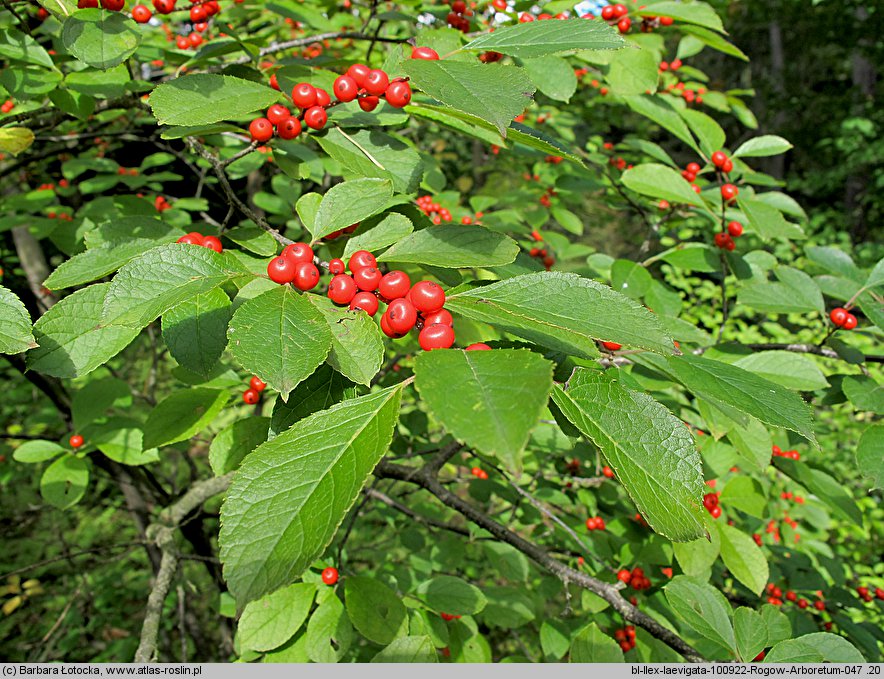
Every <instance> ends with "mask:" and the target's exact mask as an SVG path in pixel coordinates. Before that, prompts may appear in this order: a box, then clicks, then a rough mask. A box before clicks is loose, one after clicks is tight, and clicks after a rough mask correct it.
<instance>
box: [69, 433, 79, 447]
mask: <svg viewBox="0 0 884 679" xmlns="http://www.w3.org/2000/svg"><path fill="white" fill-rule="evenodd" d="M68 443H70V444H71V448H79V447H80V446H82V445H83V437H82V436H80V435H79V434H74V435H73V436H71V438H70V439H68Z"/></svg>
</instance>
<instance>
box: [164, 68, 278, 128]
mask: <svg viewBox="0 0 884 679" xmlns="http://www.w3.org/2000/svg"><path fill="white" fill-rule="evenodd" d="M280 96H281V95H280V93H279V92H277V91H276V90H274V89H272V88H270V87H268V86H267V85H263V84H261V83H256V82H252V81H251V80H243V79H242V78H234V77H232V76H229V75H218V74H214V73H195V74H193V75H185V76H183V77H181V78H175V79H174V80H171V81H169V82H166V83H163V84H161V85H159V86H157V88H156V89H155V90H154V91H153V92H151V94H150V99H149V100H148V103H149V104H150V108H151V110H152V111H153V114H154V116H155V117H156V119H157V122H159V123H160V125H207V124H208V123H217V122H220V121H222V120H231V119H236V118H241V117H245V116H248V115H249V114H250V113H253V112H255V111H259V110H263V109H265V108H267V107H268V106H270V105H271V104H275V103H276V102H278V101H279V99H280Z"/></svg>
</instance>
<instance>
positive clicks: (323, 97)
mask: <svg viewBox="0 0 884 679" xmlns="http://www.w3.org/2000/svg"><path fill="white" fill-rule="evenodd" d="M329 104H331V97H330V96H328V92H326V91H325V90H324V89H322V88H321V87H317V88H316V105H317V106H322V107H323V108H324V107H326V106H328V105H329Z"/></svg>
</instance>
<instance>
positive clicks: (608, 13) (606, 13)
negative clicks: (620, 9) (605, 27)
mask: <svg viewBox="0 0 884 679" xmlns="http://www.w3.org/2000/svg"><path fill="white" fill-rule="evenodd" d="M613 18H614V5H605V6H604V7H602V19H604V20H605V21H610V20H611V19H613Z"/></svg>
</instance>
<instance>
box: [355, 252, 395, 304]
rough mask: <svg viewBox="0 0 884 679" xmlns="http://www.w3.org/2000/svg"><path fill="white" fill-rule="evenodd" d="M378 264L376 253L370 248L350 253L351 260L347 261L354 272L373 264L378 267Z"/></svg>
mask: <svg viewBox="0 0 884 679" xmlns="http://www.w3.org/2000/svg"><path fill="white" fill-rule="evenodd" d="M377 265H378V260H376V259H375V258H374V255H373V254H371V253H370V252H369V251H368V250H357V251H356V252H354V253H353V254H352V255H350V261H348V262H347V266H349V267H350V271H352V272H353V273H356V272H357V271H358V270H359V269H365V268H367V267H372V266H373V267H377ZM388 299H389V298H388Z"/></svg>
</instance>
